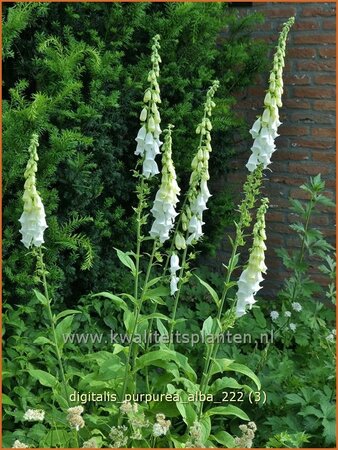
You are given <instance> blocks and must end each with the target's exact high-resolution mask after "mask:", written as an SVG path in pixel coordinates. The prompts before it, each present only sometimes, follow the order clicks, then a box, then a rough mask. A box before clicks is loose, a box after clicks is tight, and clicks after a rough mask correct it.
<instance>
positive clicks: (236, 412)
mask: <svg viewBox="0 0 338 450" xmlns="http://www.w3.org/2000/svg"><path fill="white" fill-rule="evenodd" d="M204 415H205V416H206V417H211V416H236V417H239V418H240V419H242V420H250V418H249V417H248V416H247V414H246V413H245V412H244V411H243V410H242V409H240V408H238V407H237V406H234V405H228V406H216V407H215V408H211V409H209V410H208V411H206V412H205V413H204Z"/></svg>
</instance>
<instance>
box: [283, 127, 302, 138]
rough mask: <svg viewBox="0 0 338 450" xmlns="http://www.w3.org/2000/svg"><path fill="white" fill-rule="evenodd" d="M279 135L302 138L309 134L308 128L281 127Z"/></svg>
mask: <svg viewBox="0 0 338 450" xmlns="http://www.w3.org/2000/svg"><path fill="white" fill-rule="evenodd" d="M280 130H281V135H284V136H286V135H288V136H304V135H307V134H309V127H297V126H294V127H285V126H284V127H281V128H280Z"/></svg>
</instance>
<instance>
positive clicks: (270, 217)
mask: <svg viewBox="0 0 338 450" xmlns="http://www.w3.org/2000/svg"><path fill="white" fill-rule="evenodd" d="M266 219H267V221H268V222H285V214H284V213H282V212H276V211H269V212H268V213H267V215H266Z"/></svg>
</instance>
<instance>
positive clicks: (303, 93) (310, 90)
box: [293, 86, 335, 98]
mask: <svg viewBox="0 0 338 450" xmlns="http://www.w3.org/2000/svg"><path fill="white" fill-rule="evenodd" d="M293 92H294V95H295V96H296V97H301V98H304V97H308V98H332V97H334V96H335V89H334V88H329V87H321V88H320V89H319V88H318V87H298V86H296V87H295V88H294V90H293Z"/></svg>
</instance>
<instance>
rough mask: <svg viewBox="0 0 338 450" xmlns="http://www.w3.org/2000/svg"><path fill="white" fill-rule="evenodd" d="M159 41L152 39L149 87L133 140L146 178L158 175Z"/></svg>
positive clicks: (159, 128) (157, 37)
mask: <svg viewBox="0 0 338 450" xmlns="http://www.w3.org/2000/svg"><path fill="white" fill-rule="evenodd" d="M159 39H160V37H159V36H158V35H156V36H155V37H154V38H153V45H152V54H151V62H152V70H150V72H149V73H148V81H149V82H150V87H149V88H148V89H147V90H146V92H145V94H144V97H143V102H144V107H143V109H142V111H141V114H140V121H141V128H140V129H139V131H138V134H137V137H136V139H135V140H136V142H137V147H136V150H135V155H138V156H141V157H142V158H143V169H142V173H143V175H144V176H145V177H146V178H150V177H152V176H154V175H157V174H158V173H160V172H159V170H158V166H157V162H156V161H155V158H156V155H158V154H159V153H160V147H161V145H162V142H161V141H160V135H161V133H162V130H161V127H160V123H161V117H160V113H159V111H158V107H157V103H161V98H160V88H159V84H158V81H157V77H158V76H159V74H160V66H159V63H160V62H161V57H160V55H159V53H158V50H159V48H160V44H159Z"/></svg>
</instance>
